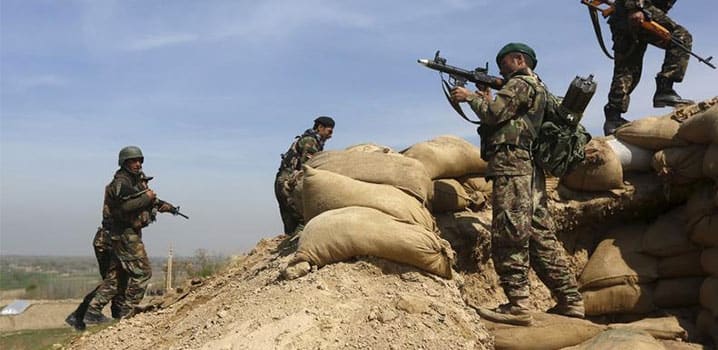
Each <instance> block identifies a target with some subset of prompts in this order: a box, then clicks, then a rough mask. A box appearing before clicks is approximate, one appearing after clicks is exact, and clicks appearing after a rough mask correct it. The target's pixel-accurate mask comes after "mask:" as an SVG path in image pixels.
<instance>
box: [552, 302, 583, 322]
mask: <svg viewBox="0 0 718 350" xmlns="http://www.w3.org/2000/svg"><path fill="white" fill-rule="evenodd" d="M546 313H549V314H556V315H563V316H568V317H575V318H584V317H586V309H585V308H584V306H583V301H582V300H578V301H559V302H558V303H556V305H554V306H553V307H552V308H550V309H548V310H546Z"/></svg>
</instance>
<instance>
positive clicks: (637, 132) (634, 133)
mask: <svg viewBox="0 0 718 350" xmlns="http://www.w3.org/2000/svg"><path fill="white" fill-rule="evenodd" d="M679 126H680V123H679V122H678V121H676V120H674V119H672V118H671V115H670V114H669V115H664V116H660V117H646V118H643V119H638V120H634V121H632V122H630V123H628V124H624V125H622V126H621V127H619V128H618V129H616V138H617V139H619V140H621V141H624V142H627V143H630V144H633V145H636V146H638V147H642V148H645V149H652V150H654V151H657V150H661V149H664V148H668V147H677V146H685V145H686V144H687V142H685V141H683V140H681V139H679V138H678V137H677V135H676V134H677V133H678V127H679Z"/></svg>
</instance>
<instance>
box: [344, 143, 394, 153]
mask: <svg viewBox="0 0 718 350" xmlns="http://www.w3.org/2000/svg"><path fill="white" fill-rule="evenodd" d="M344 150H345V151H348V152H369V153H371V152H378V153H388V154H394V155H400V154H399V153H397V152H396V151H394V150H393V149H391V147H387V146H382V145H378V144H376V143H360V144H357V145H353V146H349V147H347V148H345V149H344Z"/></svg>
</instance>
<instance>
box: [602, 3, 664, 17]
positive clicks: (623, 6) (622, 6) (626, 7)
mask: <svg viewBox="0 0 718 350" xmlns="http://www.w3.org/2000/svg"><path fill="white" fill-rule="evenodd" d="M675 2H676V0H616V3H615V5H616V12H615V17H624V16H626V15H628V14H629V13H631V12H635V11H638V10H640V9H646V10H649V11H650V9H651V8H652V7H655V8H657V9H659V10H661V11H663V12H668V10H670V9H671V7H673V4H674V3H675ZM612 17H613V16H612Z"/></svg>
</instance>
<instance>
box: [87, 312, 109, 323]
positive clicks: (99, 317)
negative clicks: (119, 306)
mask: <svg viewBox="0 0 718 350" xmlns="http://www.w3.org/2000/svg"><path fill="white" fill-rule="evenodd" d="M83 321H85V323H87V324H101V323H107V322H110V321H112V319H109V318H107V317H105V315H103V314H102V312H96V311H92V310H87V313H86V314H85V318H84V320H83Z"/></svg>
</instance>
